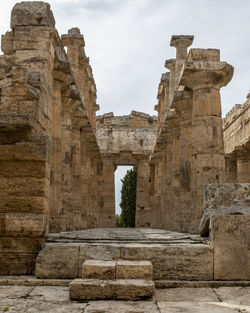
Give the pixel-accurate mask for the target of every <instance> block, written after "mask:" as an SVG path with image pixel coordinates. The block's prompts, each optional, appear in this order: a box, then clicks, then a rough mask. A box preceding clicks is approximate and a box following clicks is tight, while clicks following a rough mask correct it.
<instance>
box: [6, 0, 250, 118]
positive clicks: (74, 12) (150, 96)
mask: <svg viewBox="0 0 250 313" xmlns="http://www.w3.org/2000/svg"><path fill="white" fill-rule="evenodd" d="M15 2H16V1H13V0H9V1H5V0H0V4H1V12H0V32H1V33H4V32H5V31H6V30H8V29H9V19H10V11H11V8H12V7H13V5H14V4H15ZM50 3H51V7H52V10H53V12H54V15H55V18H56V21H57V24H56V26H57V28H58V30H59V32H60V33H65V32H67V30H68V29H69V28H71V27H73V26H78V27H80V29H81V31H82V32H83V34H84V36H85V41H86V51H87V54H88V55H89V56H90V61H91V64H92V67H93V71H94V76H95V79H96V83H97V89H98V102H99V104H100V107H101V111H100V112H99V113H100V114H102V113H105V112H109V111H114V112H115V114H117V115H121V114H128V113H129V112H130V111H131V110H133V109H134V110H138V111H144V112H146V113H150V114H155V113H156V112H154V111H153V107H154V105H155V103H156V93H157V86H158V83H159V80H160V77H161V73H162V72H164V71H166V69H165V68H164V61H165V59H168V58H172V57H174V56H175V49H174V48H171V47H169V42H170V39H171V36H172V34H194V35H195V40H194V44H193V47H200V48H208V47H209V48H218V49H220V50H221V59H222V60H225V61H227V62H229V63H231V64H232V65H233V66H234V67H235V75H234V78H233V80H232V82H231V83H230V84H229V85H228V86H227V87H226V88H223V89H222V107H223V113H224V114H225V113H226V112H227V111H228V110H229V109H230V108H231V107H232V106H233V105H234V104H235V103H242V102H244V99H245V96H246V94H247V92H248V88H249V83H248V79H247V76H248V75H249V74H250V65H249V63H250V62H248V56H249V55H250V53H249V52H250V45H249V43H248V40H247V39H246V38H248V32H249V29H250V21H249V18H248V12H249V11H250V2H249V1H248V0H241V1H234V0H220V1H217V0H209V1H208V0H200V1H197V0H188V1H187V0H178V1H171V0H51V1H50Z"/></svg>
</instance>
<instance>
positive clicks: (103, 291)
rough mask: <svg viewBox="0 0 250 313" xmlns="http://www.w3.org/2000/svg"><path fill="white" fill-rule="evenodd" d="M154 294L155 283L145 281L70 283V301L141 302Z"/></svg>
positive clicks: (87, 281) (94, 280)
mask: <svg viewBox="0 0 250 313" xmlns="http://www.w3.org/2000/svg"><path fill="white" fill-rule="evenodd" d="M153 294H154V283H153V282H152V281H145V280H139V279H138V280H137V279H131V280H98V279H75V280H73V281H72V282H71V283H70V287H69V296H70V299H77V300H91V299H93V300H98V299H124V300H139V299H141V298H146V297H151V296H152V295H153Z"/></svg>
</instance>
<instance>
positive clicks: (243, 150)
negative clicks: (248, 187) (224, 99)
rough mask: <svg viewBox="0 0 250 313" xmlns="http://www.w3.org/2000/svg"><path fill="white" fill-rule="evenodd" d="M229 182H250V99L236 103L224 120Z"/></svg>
mask: <svg viewBox="0 0 250 313" xmlns="http://www.w3.org/2000/svg"><path fill="white" fill-rule="evenodd" d="M223 136H224V144H225V153H226V179H227V182H238V183H249V182H250V99H249V95H248V96H247V101H246V102H245V103H244V104H236V105H235V106H234V107H233V108H232V110H231V111H230V112H229V113H228V114H227V115H226V117H225V118H224V120H223Z"/></svg>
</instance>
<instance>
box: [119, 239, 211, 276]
mask: <svg viewBox="0 0 250 313" xmlns="http://www.w3.org/2000/svg"><path fill="white" fill-rule="evenodd" d="M121 259H125V260H148V261H151V262H152V264H153V277H154V279H169V280H212V279H213V249H212V248H211V247H209V246H208V245H205V244H171V245H168V246H163V245H157V244H154V245H148V244H127V245H125V246H124V247H122V249H121Z"/></svg>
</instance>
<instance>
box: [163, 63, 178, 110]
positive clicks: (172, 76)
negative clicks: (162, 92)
mask: <svg viewBox="0 0 250 313" xmlns="http://www.w3.org/2000/svg"><path fill="white" fill-rule="evenodd" d="M175 61H176V60H175V59H168V60H166V61H165V67H166V68H167V69H169V70H170V74H169V88H168V96H169V102H168V103H169V105H170V104H171V102H172V100H173V96H174V91H175V87H176V79H175V77H176V76H175Z"/></svg>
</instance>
